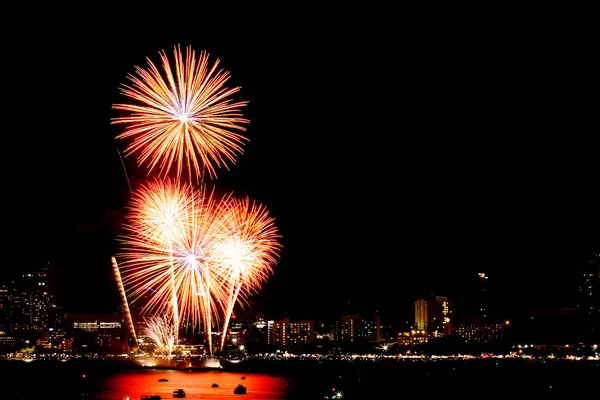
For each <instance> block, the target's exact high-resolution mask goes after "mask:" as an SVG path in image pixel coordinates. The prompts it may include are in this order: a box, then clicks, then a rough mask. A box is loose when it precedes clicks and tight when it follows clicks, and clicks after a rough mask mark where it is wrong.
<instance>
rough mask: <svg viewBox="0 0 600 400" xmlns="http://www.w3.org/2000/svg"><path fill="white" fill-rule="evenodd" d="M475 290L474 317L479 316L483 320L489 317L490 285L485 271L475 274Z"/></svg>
mask: <svg viewBox="0 0 600 400" xmlns="http://www.w3.org/2000/svg"><path fill="white" fill-rule="evenodd" d="M477 279H478V280H477V290H476V298H475V305H476V307H477V309H476V311H475V315H474V316H473V317H475V318H481V319H482V320H483V321H484V322H485V321H487V320H488V318H489V312H490V310H489V305H490V285H489V281H488V279H489V276H488V275H487V274H486V273H485V272H479V273H478V274H477Z"/></svg>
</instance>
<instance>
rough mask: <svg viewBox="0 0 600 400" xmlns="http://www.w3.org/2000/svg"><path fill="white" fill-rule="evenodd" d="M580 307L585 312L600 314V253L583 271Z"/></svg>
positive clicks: (594, 314) (593, 314)
mask: <svg viewBox="0 0 600 400" xmlns="http://www.w3.org/2000/svg"><path fill="white" fill-rule="evenodd" d="M579 293H580V305H579V306H580V308H581V309H582V311H583V312H585V313H587V314H589V315H592V316H597V315H599V314H600V253H598V254H596V256H595V257H594V258H593V259H592V260H591V261H590V264H589V265H588V266H587V267H586V268H584V269H583V270H582V271H581V284H580V286H579Z"/></svg>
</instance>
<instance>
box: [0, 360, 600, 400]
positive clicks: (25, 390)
mask: <svg viewBox="0 0 600 400" xmlns="http://www.w3.org/2000/svg"><path fill="white" fill-rule="evenodd" d="M159 379H167V381H166V382H160V381H159ZM599 379H600V361H566V360H563V361H552V362H548V361H545V362H542V361H528V360H494V359H492V360H467V361H465V360H443V361H406V360H405V361H400V362H398V361H351V362H350V361H348V362H341V361H335V362H334V361H315V360H291V361H277V362H264V361H255V362H251V363H246V364H243V365H240V366H237V367H236V368H235V369H229V368H225V369H223V370H177V369H153V368H132V367H129V366H128V367H125V366H124V365H122V364H119V363H117V362H113V361H97V360H86V361H68V362H58V361H32V362H23V361H8V360H2V361H0V399H3V400H13V399H15V400H16V399H43V398H52V399H113V400H124V399H128V400H139V399H140V398H141V397H142V395H160V396H162V399H163V400H164V399H172V398H173V397H172V392H173V389H177V388H182V389H184V390H185V391H186V393H187V396H186V398H187V399H233V398H241V399H248V400H250V399H264V400H275V399H303V400H309V399H325V398H328V397H331V395H332V394H333V393H335V392H341V393H342V394H343V397H342V398H344V399H376V398H383V399H401V398H406V397H407V396H414V395H415V394H418V397H419V398H421V399H439V398H440V396H441V397H446V396H449V395H460V396H466V397H467V398H473V397H483V396H488V395H494V397H495V396H497V395H508V396H517V398H521V397H522V396H529V395H531V396H548V395H550V396H554V395H559V394H560V395H570V396H572V395H578V394H588V393H594V392H597V384H598V381H599ZM213 383H216V384H218V387H212V384H213ZM240 383H241V384H243V385H244V386H245V387H246V388H247V393H246V394H245V395H236V394H234V393H233V390H234V388H235V386H236V385H238V384H240Z"/></svg>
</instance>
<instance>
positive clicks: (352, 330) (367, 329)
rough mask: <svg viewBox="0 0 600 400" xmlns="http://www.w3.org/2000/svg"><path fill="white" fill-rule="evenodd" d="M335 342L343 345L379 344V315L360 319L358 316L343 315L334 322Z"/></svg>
mask: <svg viewBox="0 0 600 400" xmlns="http://www.w3.org/2000/svg"><path fill="white" fill-rule="evenodd" d="M334 337H335V340H336V341H339V342H345V343H353V342H357V341H360V342H380V341H381V319H380V317H379V314H375V315H374V316H373V317H372V318H362V317H361V316H360V315H358V314H351V315H343V316H341V317H340V318H339V319H338V320H337V322H336V329H335V335H334Z"/></svg>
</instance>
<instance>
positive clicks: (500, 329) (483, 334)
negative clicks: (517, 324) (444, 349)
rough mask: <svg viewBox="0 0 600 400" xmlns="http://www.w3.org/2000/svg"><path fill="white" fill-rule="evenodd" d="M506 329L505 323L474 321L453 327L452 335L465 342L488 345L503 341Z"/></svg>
mask: <svg viewBox="0 0 600 400" xmlns="http://www.w3.org/2000/svg"><path fill="white" fill-rule="evenodd" d="M507 329H508V324H506V323H497V324H493V323H482V322H481V320H476V321H473V322H471V323H469V322H465V323H460V324H455V325H454V333H456V334H457V335H459V336H460V337H461V338H463V339H464V340H465V341H467V342H476V343H489V342H494V341H497V340H501V339H504V337H505V335H506V333H507Z"/></svg>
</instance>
